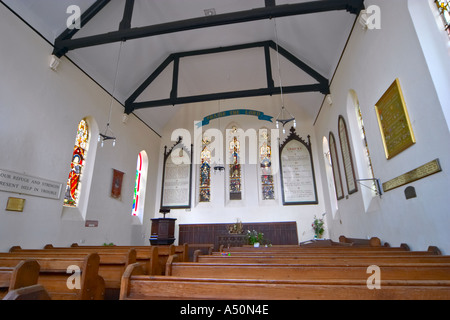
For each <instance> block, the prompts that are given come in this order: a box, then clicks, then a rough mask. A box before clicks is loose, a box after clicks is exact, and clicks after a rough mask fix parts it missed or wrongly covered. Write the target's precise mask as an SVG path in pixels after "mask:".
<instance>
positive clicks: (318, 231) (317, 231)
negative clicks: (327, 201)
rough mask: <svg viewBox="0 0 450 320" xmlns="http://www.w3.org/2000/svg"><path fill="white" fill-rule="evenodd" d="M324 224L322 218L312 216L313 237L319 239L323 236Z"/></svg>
mask: <svg viewBox="0 0 450 320" xmlns="http://www.w3.org/2000/svg"><path fill="white" fill-rule="evenodd" d="M324 224H325V222H324V221H323V218H322V219H319V218H317V217H316V216H314V222H313V223H312V227H313V229H314V238H315V239H320V238H322V236H323V233H324V232H325V229H324V227H323V226H324Z"/></svg>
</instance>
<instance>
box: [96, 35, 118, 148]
mask: <svg viewBox="0 0 450 320" xmlns="http://www.w3.org/2000/svg"><path fill="white" fill-rule="evenodd" d="M122 46H123V41H122V42H120V47H119V54H118V57H117V63H116V74H115V76H114V85H113V91H112V94H111V102H110V105H109V118H108V123H107V124H106V128H105V130H104V131H103V133H100V134H99V136H98V142H101V147H102V148H103V146H104V144H105V142H106V141H112V145H113V147H115V146H116V140H117V138H116V137H115V135H114V132H113V131H112V129H111V116H112V107H113V103H114V95H115V93H116V87H117V76H118V73H119V62H120V55H121V53H122Z"/></svg>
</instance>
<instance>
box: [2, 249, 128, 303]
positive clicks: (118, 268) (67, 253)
mask: <svg viewBox="0 0 450 320" xmlns="http://www.w3.org/2000/svg"><path fill="white" fill-rule="evenodd" d="M91 253H96V254H98V255H99V257H100V263H99V271H98V273H99V275H100V276H101V277H102V278H103V279H104V281H105V289H106V291H105V298H106V299H107V300H109V299H113V300H114V299H118V298H119V291H120V281H121V278H122V275H123V273H124V272H125V269H126V267H127V266H128V265H130V264H132V263H136V251H135V249H128V248H122V249H115V250H109V249H103V250H102V249H92V248H88V249H72V248H54V249H42V250H40V249H22V248H20V247H12V248H11V249H10V254H11V255H17V256H28V257H30V256H32V257H80V258H82V257H85V256H87V255H88V254H91Z"/></svg>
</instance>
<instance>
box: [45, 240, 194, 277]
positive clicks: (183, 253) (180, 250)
mask: <svg viewBox="0 0 450 320" xmlns="http://www.w3.org/2000/svg"><path fill="white" fill-rule="evenodd" d="M45 248H46V249H65V250H67V249H72V248H73V249H76V250H83V249H87V250H92V251H93V252H96V251H98V250H100V251H101V252H113V251H116V252H117V251H122V250H131V249H134V250H135V251H136V262H141V263H145V264H148V270H149V273H151V274H155V273H154V272H155V268H157V269H159V270H160V274H161V275H163V274H164V269H165V265H166V262H167V259H168V258H169V256H170V255H173V254H177V255H178V256H179V257H180V259H182V261H189V246H188V245H187V244H184V245H179V246H175V245H167V246H79V245H78V244H76V243H74V244H72V246H71V247H70V248H61V247H53V246H52V245H46V246H45ZM154 248H157V249H158V250H157V251H156V252H157V257H158V259H155V252H154V251H153V249H154ZM152 258H153V260H151V259H152ZM156 261H159V262H158V263H157V265H152V263H156Z"/></svg>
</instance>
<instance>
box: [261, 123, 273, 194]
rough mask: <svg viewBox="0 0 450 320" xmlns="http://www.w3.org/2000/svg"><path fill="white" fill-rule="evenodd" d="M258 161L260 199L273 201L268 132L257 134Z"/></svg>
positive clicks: (270, 151) (270, 145)
mask: <svg viewBox="0 0 450 320" xmlns="http://www.w3.org/2000/svg"><path fill="white" fill-rule="evenodd" d="M259 161H260V172H261V187H262V199H263V200H273V199H275V187H274V182H273V173H272V143H271V138H270V133H269V130H267V129H261V130H260V132H259Z"/></svg>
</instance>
